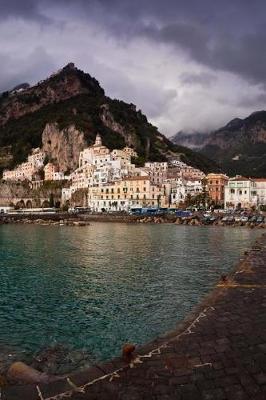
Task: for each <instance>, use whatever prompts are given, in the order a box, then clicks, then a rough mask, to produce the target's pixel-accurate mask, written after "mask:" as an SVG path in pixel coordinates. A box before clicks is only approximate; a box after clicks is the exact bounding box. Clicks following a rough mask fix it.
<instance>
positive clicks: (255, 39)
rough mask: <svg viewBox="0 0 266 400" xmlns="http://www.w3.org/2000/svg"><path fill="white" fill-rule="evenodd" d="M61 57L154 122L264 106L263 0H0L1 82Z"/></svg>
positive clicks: (202, 124) (226, 115) (225, 117)
mask: <svg viewBox="0 0 266 400" xmlns="http://www.w3.org/2000/svg"><path fill="white" fill-rule="evenodd" d="M68 62H74V63H75V64H76V66H78V67H79V68H81V69H83V70H84V71H86V72H89V73H90V74H91V75H93V76H95V77H96V78H97V79H98V80H99V81H100V83H101V85H102V87H103V88H104V89H105V91H106V93H107V95H109V96H111V97H116V98H119V99H123V100H125V101H128V102H133V103H135V104H136V105H137V107H138V108H140V109H141V110H142V111H143V112H144V113H145V114H146V115H147V116H148V117H149V119H150V120H151V121H152V122H153V123H154V124H155V125H157V126H158V127H159V129H160V131H161V132H162V133H164V134H166V135H167V136H170V135H172V134H174V133H175V132H177V131H178V130H186V131H187V130H189V131H191V130H196V131H205V130H210V129H214V128H217V127H220V126H222V125H223V124H224V123H226V122H228V121H229V120H230V119H232V118H234V117H245V116H247V115H248V114H249V113H251V112H253V111H255V110H260V109H266V84H265V83H266V3H265V1H264V0H252V1H251V0H224V1H218V0H185V1H181V0H0V65H1V67H0V91H4V90H7V89H10V88H12V87H13V86H15V85H16V84H18V83H21V82H29V83H31V84H33V83H35V82H37V81H38V80H40V79H43V78H45V77H47V76H48V75H49V74H51V73H52V72H54V71H56V70H57V69H59V68H61V67H62V66H63V65H65V64H66V63H68Z"/></svg>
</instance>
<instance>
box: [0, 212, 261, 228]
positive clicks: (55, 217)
mask: <svg viewBox="0 0 266 400" xmlns="http://www.w3.org/2000/svg"><path fill="white" fill-rule="evenodd" d="M222 218H223V216H218V217H217V219H216V220H215V221H214V222H212V223H206V221H204V220H203V218H202V216H201V215H199V214H197V213H195V214H194V215H193V216H192V217H189V218H181V217H176V216H175V215H163V216H138V215H124V214H122V215H116V214H68V213H57V214H20V215H19V214H18V215H0V225H5V224H36V225H51V226H56V225H60V226H88V225H90V223H91V222H109V223H126V224H133V223H135V224H175V225H189V226H230V227H248V228H250V229H253V228H258V229H265V228H266V222H263V223H260V224H257V223H253V222H250V221H248V222H224V221H222Z"/></svg>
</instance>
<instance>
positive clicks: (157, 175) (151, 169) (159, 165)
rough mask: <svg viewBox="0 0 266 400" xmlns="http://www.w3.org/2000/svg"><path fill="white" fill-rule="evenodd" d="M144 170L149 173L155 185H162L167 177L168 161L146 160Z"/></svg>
mask: <svg viewBox="0 0 266 400" xmlns="http://www.w3.org/2000/svg"><path fill="white" fill-rule="evenodd" d="M144 170H145V171H146V172H147V173H148V175H149V177H150V180H151V182H152V183H153V184H154V185H162V184H163V182H164V181H165V180H166V178H167V171H168V164H167V162H146V163H145V165H144Z"/></svg>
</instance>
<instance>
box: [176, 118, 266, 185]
mask: <svg viewBox="0 0 266 400" xmlns="http://www.w3.org/2000/svg"><path fill="white" fill-rule="evenodd" d="M171 140H172V141H173V143H176V144H178V145H186V146H188V147H190V148H191V149H193V150H195V151H198V152H199V154H202V155H205V156H207V157H209V158H211V159H213V160H215V161H217V163H218V164H219V165H220V167H221V169H222V170H224V171H225V172H227V173H228V174H230V175H236V174H240V175H246V176H252V177H265V176H266V111H256V112H254V113H252V114H251V115H249V116H248V117H247V118H245V119H241V118H235V119H233V120H232V121H230V122H229V123H228V124H227V125H225V126H224V127H222V128H220V129H218V130H216V131H213V132H211V133H206V134H203V133H192V134H189V133H187V134H186V133H183V132H179V133H177V134H176V135H175V136H174V137H172V138H171Z"/></svg>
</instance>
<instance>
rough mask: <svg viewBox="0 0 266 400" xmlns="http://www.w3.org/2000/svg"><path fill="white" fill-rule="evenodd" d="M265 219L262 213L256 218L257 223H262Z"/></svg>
mask: <svg viewBox="0 0 266 400" xmlns="http://www.w3.org/2000/svg"><path fill="white" fill-rule="evenodd" d="M264 221H265V218H264V216H263V215H259V216H258V218H257V224H262V223H263V222H264Z"/></svg>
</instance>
